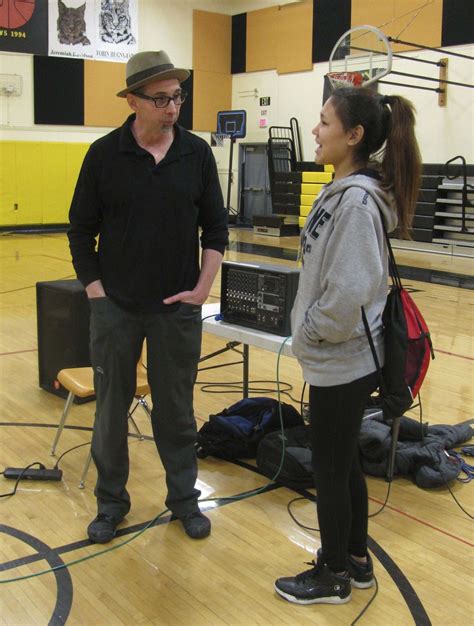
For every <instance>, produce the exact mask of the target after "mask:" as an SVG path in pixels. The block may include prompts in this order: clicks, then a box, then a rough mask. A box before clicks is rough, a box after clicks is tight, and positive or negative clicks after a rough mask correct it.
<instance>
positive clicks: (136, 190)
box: [68, 115, 228, 312]
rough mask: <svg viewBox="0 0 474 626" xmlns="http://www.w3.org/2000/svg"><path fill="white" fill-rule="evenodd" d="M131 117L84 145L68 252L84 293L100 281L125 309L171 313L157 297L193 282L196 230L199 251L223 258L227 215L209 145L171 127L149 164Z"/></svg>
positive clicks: (189, 286)
mask: <svg viewBox="0 0 474 626" xmlns="http://www.w3.org/2000/svg"><path fill="white" fill-rule="evenodd" d="M134 118H135V116H134V115H131V116H130V117H129V118H128V119H127V121H126V122H125V123H124V125H123V126H122V127H120V128H118V129H117V130H114V131H112V132H111V133H109V134H108V135H106V136H105V137H102V138H101V139H98V140H97V141H95V142H94V143H93V144H92V145H91V146H90V148H89V151H88V153H87V154H86V157H85V159H84V163H83V165H82V169H81V172H80V175H79V179H78V182H77V185H76V189H75V192H74V196H73V199H72V204H71V209H70V212H69V219H70V223H71V226H70V229H69V231H68V237H69V245H70V249H71V255H72V260H73V264H74V268H75V270H76V273H77V276H78V278H79V280H80V281H81V282H82V284H83V285H84V286H87V285H88V284H90V283H91V282H93V281H95V280H98V279H100V280H101V281H102V284H103V286H104V289H105V292H106V294H107V295H108V296H109V297H110V298H112V299H113V300H114V301H116V302H117V304H119V305H121V306H123V307H124V308H127V309H130V310H136V311H141V312H159V311H165V310H170V308H171V309H172V308H176V306H177V305H174V306H173V305H171V306H169V305H168V306H167V305H164V304H163V302H162V301H163V298H166V297H167V296H171V295H173V294H176V293H179V292H180V291H185V290H191V289H193V288H194V287H195V285H196V283H197V280H198V277H199V271H200V270H199V228H201V247H202V248H203V249H206V248H210V249H213V250H217V251H218V252H221V253H223V252H224V250H225V246H226V244H227V240H228V232H227V211H226V209H225V208H224V203H223V198H222V192H221V188H220V184H219V179H218V176H217V167H216V163H215V160H214V156H213V154H212V151H211V149H210V147H209V145H208V144H207V143H206V142H205V141H204V140H202V139H200V138H199V137H196V136H195V135H193V134H192V133H189V132H188V131H186V130H184V129H183V128H181V127H180V126H175V131H176V133H175V138H174V141H173V143H172V145H171V147H170V149H169V150H168V153H167V154H166V156H165V158H164V159H163V160H162V161H160V162H159V163H158V165H156V164H155V160H154V158H153V156H152V155H151V154H150V153H149V152H147V151H146V150H144V149H143V148H141V147H140V146H139V145H138V144H137V142H136V141H135V138H134V136H133V134H132V132H131V128H130V127H131V123H132V122H133V120H134ZM97 236H98V237H99V239H98V246H97V249H96V243H97V242H96V238H97Z"/></svg>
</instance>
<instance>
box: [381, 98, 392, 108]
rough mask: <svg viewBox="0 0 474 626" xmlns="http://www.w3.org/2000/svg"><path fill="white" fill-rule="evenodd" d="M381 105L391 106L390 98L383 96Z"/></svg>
mask: <svg viewBox="0 0 474 626" xmlns="http://www.w3.org/2000/svg"><path fill="white" fill-rule="evenodd" d="M380 104H381V105H382V106H384V105H387V104H390V96H382V99H381V101H380Z"/></svg>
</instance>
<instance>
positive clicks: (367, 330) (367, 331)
mask: <svg viewBox="0 0 474 626" xmlns="http://www.w3.org/2000/svg"><path fill="white" fill-rule="evenodd" d="M360 309H361V311H362V321H363V322H364V328H365V334H366V335H367V339H368V340H369V346H370V351H371V352H372V356H373V357H374V362H375V367H376V368H377V374H378V377H379V385H380V386H381V387H382V386H383V378H382V368H381V367H380V361H379V357H378V356H377V352H376V350H375V345H374V340H373V338H372V333H371V332H370V327H369V322H368V320H367V316H366V314H365V310H364V307H363V306H361V307H360Z"/></svg>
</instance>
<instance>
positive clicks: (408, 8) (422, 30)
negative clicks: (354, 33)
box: [351, 0, 449, 52]
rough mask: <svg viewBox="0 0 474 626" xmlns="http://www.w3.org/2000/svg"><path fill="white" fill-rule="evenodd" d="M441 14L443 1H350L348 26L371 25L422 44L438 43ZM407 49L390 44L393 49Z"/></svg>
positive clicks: (434, 44)
mask: <svg viewBox="0 0 474 626" xmlns="http://www.w3.org/2000/svg"><path fill="white" fill-rule="evenodd" d="M448 1H449V0H448ZM424 5H426V6H424ZM442 17H443V0H433V1H432V2H430V3H427V2H425V1H423V0H418V1H417V2H415V1H414V0H384V1H383V2H380V0H352V4H351V26H362V25H363V24H370V25H371V26H376V27H377V28H380V30H381V31H382V32H383V33H385V34H386V35H389V36H391V37H397V38H399V39H403V40H404V41H412V42H413V43H417V44H420V45H423V46H432V47H440V46H441V27H442ZM410 49H413V48H412V47H410V46H406V45H404V44H393V51H394V52H400V51H403V50H410Z"/></svg>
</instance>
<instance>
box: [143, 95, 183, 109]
mask: <svg viewBox="0 0 474 626" xmlns="http://www.w3.org/2000/svg"><path fill="white" fill-rule="evenodd" d="M133 94H134V95H135V96H137V98H141V99H142V100H152V101H153V102H154V104H155V107H156V108H157V109H164V108H166V107H167V106H168V105H169V103H170V102H171V100H172V101H173V102H174V103H175V105H176V106H179V105H180V104H183V102H184V101H185V100H186V96H187V95H188V94H187V92H186V91H181V92H180V93H177V94H175V95H174V96H147V95H146V94H144V93H140V92H139V91H134V92H133Z"/></svg>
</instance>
